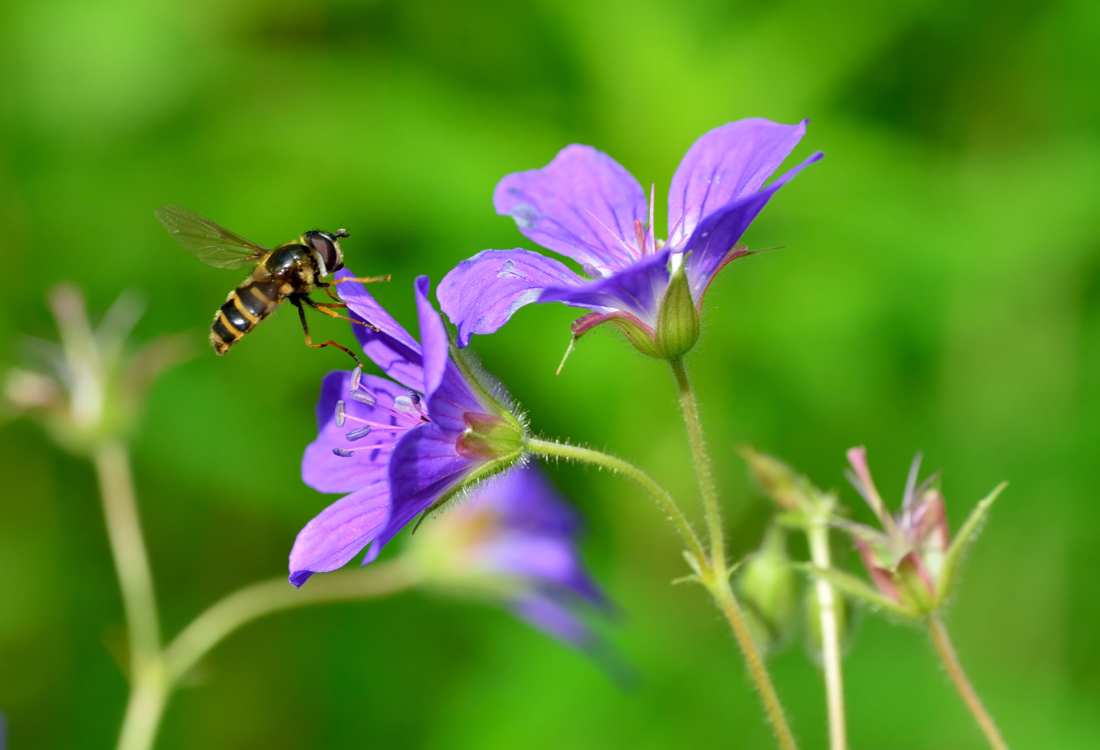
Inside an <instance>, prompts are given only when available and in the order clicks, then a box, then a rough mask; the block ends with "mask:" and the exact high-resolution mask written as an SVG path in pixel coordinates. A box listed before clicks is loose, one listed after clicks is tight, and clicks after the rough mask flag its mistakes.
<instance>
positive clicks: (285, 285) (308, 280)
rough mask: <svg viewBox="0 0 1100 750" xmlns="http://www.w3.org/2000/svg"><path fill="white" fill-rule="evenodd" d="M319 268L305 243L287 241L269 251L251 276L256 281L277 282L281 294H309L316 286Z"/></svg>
mask: <svg viewBox="0 0 1100 750" xmlns="http://www.w3.org/2000/svg"><path fill="white" fill-rule="evenodd" d="M320 275H321V274H320V269H319V268H318V266H317V258H316V256H315V255H314V253H313V251H312V250H310V249H309V248H307V247H306V246H305V245H300V244H298V243H288V244H286V245H280V246H279V247H277V248H275V249H274V250H272V251H271V254H270V255H269V256H267V258H266V259H265V260H264V262H263V263H261V264H260V265H259V266H257V268H256V270H255V272H254V273H253V275H252V277H253V278H254V279H255V280H257V281H265V280H267V279H269V278H270V279H271V280H272V281H275V282H278V284H279V287H280V291H281V292H282V294H283V296H289V295H292V294H309V293H310V292H312V291H313V290H314V289H316V288H317V282H318V280H319V279H320Z"/></svg>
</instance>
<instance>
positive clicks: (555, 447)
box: [524, 438, 710, 570]
mask: <svg viewBox="0 0 1100 750" xmlns="http://www.w3.org/2000/svg"><path fill="white" fill-rule="evenodd" d="M524 447H525V448H526V449H527V450H528V451H530V452H532V453H537V454H540V455H543V456H559V457H561V458H570V459H573V460H576V461H582V462H584V463H587V464H592V465H594V466H600V467H602V468H604V469H608V470H610V471H613V472H615V473H617V474H622V475H623V476H625V477H626V478H627V479H630V480H631V481H633V482H634V483H635V484H637V485H638V486H639V487H641V488H642V489H643V490H645V491H646V492H647V493H649V495H650V496H651V497H652V498H653V499H654V500H656V501H657V505H659V506H660V507H661V509H662V510H664V511H665V512H666V513H668V515H669V518H671V519H672V523H673V525H675V526H676V530H677V531H678V532H680V536H681V537H682V538H683V540H684V543H685V544H686V545H687V547H688V551H689V552H690V553H691V554H692V555H693V556H694V557H695V560H696V562H697V564H698V565H699V566H700V567H701V568H705V569H708V570H709V568H710V566H709V564H708V562H707V557H706V554H705V553H704V552H703V545H702V544H701V543H700V542H699V537H697V536H696V535H695V530H694V529H692V528H691V524H690V523H688V520H687V517H685V516H684V513H683V511H681V510H680V506H678V505H677V504H676V501H675V500H673V499H672V495H670V494H668V492H667V491H666V490H665V489H664V488H663V487H661V485H659V484H657V483H656V482H654V481H653V480H652V479H651V478H650V476H649V475H648V474H646V473H645V472H644V471H642V470H641V469H639V468H638V467H637V466H635V465H634V464H632V463H629V462H628V461H624V460H622V459H621V458H616V457H615V456H611V455H608V454H606V453H601V452H600V451H596V450H592V449H591V448H581V447H579V446H576V445H569V444H567V443H558V442H555V441H553V440H541V439H539V438H527V439H526V440H525V441H524Z"/></svg>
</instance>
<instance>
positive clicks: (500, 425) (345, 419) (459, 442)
mask: <svg viewBox="0 0 1100 750" xmlns="http://www.w3.org/2000/svg"><path fill="white" fill-rule="evenodd" d="M351 276H352V274H351V273H350V272H348V271H346V270H345V271H341V272H340V273H338V274H337V278H345V277H351ZM429 286H430V284H429V281H428V278H427V277H426V276H421V277H419V278H417V280H416V304H417V313H418V317H419V319H420V339H421V343H417V342H416V340H415V339H413V337H412V336H410V335H409V334H408V332H407V331H406V330H405V329H404V328H402V327H401V326H400V325H399V324H398V323H397V322H396V321H395V320H394V319H393V318H392V317H390V315H389V314H388V313H387V312H386V311H385V310H383V309H382V307H381V306H380V305H379V304H378V303H377V302H375V300H374V298H373V297H371V295H370V294H369V293H368V292H367V290H366V288H364V287H363V285H362V284H360V283H359V282H355V281H351V282H345V283H344V284H343V285H342V287H341V298H342V299H343V300H344V301H345V302H346V303H347V305H348V309H349V311H350V312H351V314H352V315H353V316H355V317H358V318H360V319H362V320H369V321H371V323H373V324H374V325H376V326H377V327H378V330H377V331H374V330H371V329H369V328H366V327H364V326H358V325H356V326H352V328H353V329H354V330H355V334H356V336H357V337H358V339H359V342H360V343H361V344H362V347H363V351H364V352H365V353H366V355H367V356H368V357H369V358H370V359H371V360H373V361H374V363H375V364H376V365H378V367H380V368H381V369H382V371H383V372H384V373H386V374H387V375H389V376H390V377H391V378H392V379H393V380H387V379H385V378H381V377H375V376H372V375H361V373H360V372H359V371H358V370H356V371H353V372H332V373H329V374H328V375H326V376H325V379H324V381H323V382H322V385H321V397H320V400H319V401H318V403H317V423H318V429H319V433H320V434H319V435H318V437H317V439H316V440H315V441H313V443H311V444H310V445H309V447H307V448H306V452H305V456H304V458H303V460H302V479H303V481H305V483H306V484H308V485H309V486H311V487H313V488H314V489H317V490H319V491H321V492H346V493H350V494H348V495H345V496H344V497H343V498H341V499H340V500H337V501H336V502H335V503H333V504H332V505H330V506H329V507H328V508H326V509H325V510H323V511H322V512H321V513H320V514H319V515H318V516H317V517H316V518H314V519H313V520H312V521H310V522H309V523H308V524H306V526H305V528H304V529H302V531H301V532H300V533H299V534H298V538H297V540H296V541H295V543H294V548H293V549H292V550H291V553H290V582H291V583H292V584H294V585H295V586H301V585H302V584H303V583H305V581H306V580H307V579H308V578H309V576H310V575H311V574H313V573H317V572H323V571H329V570H335V569H336V568H339V567H341V566H343V565H344V564H345V563H346V562H348V560H350V559H351V558H352V557H354V556H355V555H356V554H357V553H358V552H359V551H360V550H362V549H363V548H364V547H365V546H367V544H369V543H370V542H372V541H373V542H374V545H373V547H372V548H371V550H370V552H369V553H368V556H367V559H368V561H369V560H371V559H374V557H376V556H377V554H378V552H379V551H380V550H381V548H382V547H383V546H385V544H386V543H387V542H388V541H389V540H390V539H392V538H393V537H394V536H395V535H396V534H397V533H398V532H399V531H400V530H401V529H402V528H404V527H405V526H406V525H407V524H408V523H409V522H410V521H412V520H413V519H414V518H415V517H416V516H417V515H418V514H420V513H422V512H424V511H426V510H429V509H431V508H433V507H437V506H438V505H441V504H442V503H444V502H446V501H447V500H448V499H450V498H451V497H452V496H453V495H454V494H455V493H456V492H458V491H459V490H461V489H462V488H463V487H466V486H469V485H471V484H473V483H474V482H476V481H478V480H479V479H482V478H485V477H488V476H491V475H492V474H495V473H497V472H500V471H503V470H505V469H507V468H508V467H509V466H511V465H512V464H514V463H515V462H516V461H518V460H519V459H520V457H521V456H522V440H523V434H524V428H523V424H522V422H521V421H520V420H519V418H517V417H516V416H515V415H513V414H512V413H511V411H510V410H509V409H508V408H507V407H506V406H504V405H503V403H502V401H503V400H504V397H503V394H502V393H501V392H500V389H499V387H498V386H497V385H496V384H494V383H490V382H488V378H487V376H485V375H484V374H483V373H477V374H475V373H474V372H473V370H472V368H471V366H470V365H469V364H468V363H466V362H465V361H464V360H456V359H452V358H451V356H450V351H449V350H450V341H449V339H448V336H447V331H446V329H445V328H444V326H443V321H442V320H441V319H440V317H439V314H438V313H437V312H436V311H435V309H434V308H433V307H432V305H431V303H430V302H429V301H428V290H429ZM394 381H396V382H394Z"/></svg>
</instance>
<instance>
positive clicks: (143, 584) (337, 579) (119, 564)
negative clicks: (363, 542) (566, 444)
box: [94, 442, 417, 750]
mask: <svg viewBox="0 0 1100 750" xmlns="http://www.w3.org/2000/svg"><path fill="white" fill-rule="evenodd" d="M94 459H95V467H96V474H97V476H98V478H99V488H100V494H101V495H102V498H103V514H104V519H105V520H106V525H107V538H108V539H109V540H110V545H111V554H112V555H113V557H114V561H115V568H116V570H117V572H118V580H119V588H120V589H121V591H122V606H123V611H124V613H125V617H126V629H127V633H128V637H129V646H130V664H129V667H130V685H131V687H130V698H129V700H128V701H127V704H126V716H125V718H124V719H123V722H122V731H121V732H120V734H119V741H118V748H119V750H149V749H150V748H152V747H153V743H154V742H155V740H156V735H157V728H158V727H159V725H160V720H161V717H162V716H163V714H164V708H165V706H166V705H167V703H168V698H169V697H170V696H171V694H172V691H173V690H174V689H175V688H176V686H177V685H178V684H179V681H180V680H181V679H182V678H183V677H184V676H185V675H186V674H187V673H188V672H189V671H190V670H191V668H192V667H194V666H195V664H197V663H198V661H199V660H200V659H202V657H203V656H205V655H206V654H207V653H209V651H210V650H211V649H212V648H214V647H215V646H216V645H217V644H218V643H219V642H221V641H222V640H223V639H224V638H225V637H226V636H228V635H230V634H231V633H232V632H234V631H235V630H237V629H238V628H240V627H242V626H243V625H246V624H248V623H249V622H251V621H253V620H255V619H257V618H260V617H264V616H266V615H269V614H273V613H275V612H280V611H282V610H287V609H293V608H295V607H301V606H305V605H307V604H318V603H323V602H339V601H355V600H362V599H374V598H378V597H381V596H386V595H388V594H392V593H395V592H397V591H401V590H403V589H406V588H409V587H410V586H412V585H414V584H415V583H416V582H417V575H416V572H415V571H414V570H413V568H412V567H411V566H410V565H409V564H407V563H406V562H405V561H404V560H401V559H398V560H394V561H392V562H386V563H375V564H374V565H372V566H370V567H369V568H367V569H365V570H349V571H341V572H337V573H330V574H328V575H325V576H319V577H318V578H317V579H316V580H313V581H310V584H309V586H308V587H306V588H304V589H301V590H299V589H295V588H294V587H293V586H291V585H290V584H289V583H288V582H287V580H286V578H285V577H282V576H280V577H279V578H275V579H272V580H268V581H262V582H260V583H255V584H252V585H250V586H246V587H245V588H243V589H241V590H239V591H236V592H234V593H232V594H230V595H229V596H227V597H225V598H224V599H222V600H221V601H220V602H218V603H217V604H215V605H214V606H212V607H210V609H208V610H206V612H204V613H202V614H201V615H199V616H198V617H197V618H196V619H195V620H194V621H193V622H192V623H191V624H190V625H188V626H187V627H186V628H184V630H183V632H181V633H180V634H179V635H178V636H177V637H176V639H175V640H174V641H172V643H170V644H169V645H168V646H167V647H165V648H163V649H162V648H161V645H160V629H159V624H158V619H157V608H156V600H155V597H154V595H153V577H152V574H151V572H150V569H149V559H148V556H147V555H146V552H145V542H144V540H143V537H142V533H141V523H140V521H139V519H138V513H137V502H136V500H135V497H134V487H133V479H132V476H131V472H130V462H129V457H128V454H127V450H126V447H125V446H124V445H123V444H122V443H118V442H107V443H104V444H103V445H101V446H100V447H99V448H98V449H97V450H96V451H95V454H94Z"/></svg>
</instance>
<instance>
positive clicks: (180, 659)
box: [164, 558, 420, 683]
mask: <svg viewBox="0 0 1100 750" xmlns="http://www.w3.org/2000/svg"><path fill="white" fill-rule="evenodd" d="M419 582H420V576H419V574H418V573H417V570H416V568H415V567H414V566H412V565H410V564H409V563H408V561H407V560H405V559H404V558H397V559H395V560H392V561H387V562H382V563H378V564H376V565H372V566H370V567H369V568H366V569H364V570H346V571H340V572H336V573H332V574H331V575H327V576H322V577H321V578H320V579H319V580H317V581H315V582H314V583H313V584H312V585H310V586H309V587H308V588H303V589H301V590H297V589H295V588H293V587H291V586H288V585H287V582H286V576H278V577H276V578H272V579H269V580H266V581H260V582H258V583H253V584H251V585H249V586H245V587H244V588H242V589H238V590H237V591H234V592H233V593H232V594H229V595H228V596H226V597H225V598H224V599H222V600H221V601H219V602H218V603H216V604H214V605H213V606H212V607H210V608H209V609H207V610H206V611H205V612H203V613H202V614H201V615H199V616H198V617H196V618H195V619H194V620H193V621H192V622H191V624H190V625H188V626H187V627H186V628H184V629H183V631H182V632H180V634H179V635H177V636H176V638H175V640H173V641H172V642H171V643H170V644H168V646H167V647H165V649H164V664H165V669H166V671H167V675H168V677H169V679H170V680H171V681H172V682H173V683H176V682H178V681H179V680H180V679H182V678H183V677H184V676H185V675H186V674H187V672H188V671H190V670H191V669H192V668H193V667H194V666H195V665H196V664H197V663H198V662H199V660H200V659H202V658H203V656H205V655H206V654H207V653H209V652H210V650H211V649H213V648H214V647H215V646H216V645H217V644H218V643H220V642H221V641H223V640H224V639H225V638H226V637H227V636H229V635H230V634H232V633H233V632H235V631H236V630H238V629H240V628H241V627H243V626H244V625H247V624H248V623H250V622H252V621H253V620H257V619H259V618H261V617H266V616H267V615H271V614H274V613H276V612H283V611H285V610H289V609H295V608H297V607H304V606H306V605H309V604H330V603H335V602H350V601H364V600H367V599H380V598H382V597H385V596H390V595H391V594H396V593H399V592H401V591H404V590H406V589H408V588H411V587H412V586H414V585H416V584H417V583H419Z"/></svg>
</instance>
